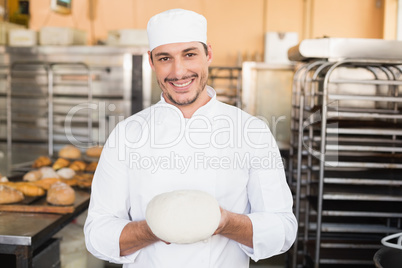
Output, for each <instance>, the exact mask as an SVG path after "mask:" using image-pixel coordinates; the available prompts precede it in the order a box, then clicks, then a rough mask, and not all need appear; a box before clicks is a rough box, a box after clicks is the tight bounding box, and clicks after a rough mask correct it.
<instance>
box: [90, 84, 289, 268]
mask: <svg viewBox="0 0 402 268" xmlns="http://www.w3.org/2000/svg"><path fill="white" fill-rule="evenodd" d="M207 90H208V94H209V96H210V97H211V100H210V101H209V102H208V103H207V104H206V105H204V106H202V107H200V108H199V109H198V110H197V111H196V112H195V113H194V115H193V116H192V117H191V118H190V119H185V118H184V117H183V115H182V113H181V112H180V110H179V109H178V108H177V107H175V106H173V105H170V104H168V103H166V102H165V100H164V99H163V97H162V98H161V101H159V102H158V103H157V104H155V105H153V106H151V107H149V108H147V109H144V110H143V111H141V112H139V113H137V114H135V115H132V116H130V117H129V118H127V119H126V120H124V121H122V122H120V123H119V124H118V125H117V126H116V128H115V129H114V130H113V131H112V133H111V134H110V136H109V138H108V140H107V143H106V144H105V146H104V149H103V151H102V155H101V157H100V160H99V164H98V168H97V170H96V172H95V175H94V179H93V183H92V192H91V200H90V205H89V209H88V217H87V220H86V222H85V227H84V233H85V240H86V245H87V249H88V250H89V251H90V252H91V253H92V254H93V255H94V256H96V257H98V258H100V259H104V260H107V261H110V262H115V263H124V266H123V267H144V268H152V267H157V268H161V267H167V268H171V267H192V268H198V267H199V268H205V267H211V268H212V267H216V268H234V267H235V268H237V267H239V268H240V267H241V268H243V267H249V257H251V258H252V259H253V260H255V261H258V260H259V259H264V258H268V257H271V256H273V255H277V254H280V253H283V252H285V251H286V250H288V249H289V248H290V247H291V245H292V244H293V242H294V240H295V236H296V230H297V222H296V219H295V217H294V215H293V213H292V204H293V200H292V195H291V192H290V190H289V187H288V185H287V183H286V179H285V174H284V168H283V163H282V159H281V156H280V153H279V150H278V148H277V145H276V143H275V141H274V138H273V137H272V135H271V133H270V131H269V129H268V127H267V125H266V124H265V123H264V122H263V121H262V120H260V119H257V118H256V117H252V116H250V115H249V114H247V113H245V112H243V111H241V110H240V109H238V108H236V107H233V106H230V105H227V104H224V103H222V102H220V101H218V100H217V99H216V93H215V91H214V90H213V89H212V88H210V87H208V88H207ZM183 189H197V190H202V191H205V192H207V193H209V194H211V195H212V196H214V197H215V198H216V199H217V201H218V203H219V205H220V206H221V207H222V208H224V209H226V210H229V211H231V212H235V213H239V214H246V215H247V216H248V217H249V218H250V220H251V222H252V226H253V248H249V247H247V246H245V245H242V244H239V243H238V242H236V241H233V240H230V239H228V238H226V237H224V236H221V235H214V236H212V237H211V238H209V239H207V240H205V241H201V242H197V243H193V244H169V245H167V244H165V243H164V242H156V243H154V244H152V245H150V246H147V247H144V248H142V249H140V250H138V251H136V252H134V253H133V254H131V255H128V256H120V249H119V237H120V234H121V232H122V230H123V228H124V226H125V225H126V224H127V223H129V222H130V221H140V220H144V219H145V210H146V206H147V204H148V202H149V201H150V200H151V199H152V198H153V197H154V196H156V195H158V194H161V193H163V192H169V191H173V190H183Z"/></svg>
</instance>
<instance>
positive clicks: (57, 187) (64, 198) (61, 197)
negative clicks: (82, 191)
mask: <svg viewBox="0 0 402 268" xmlns="http://www.w3.org/2000/svg"><path fill="white" fill-rule="evenodd" d="M46 201H47V202H48V203H50V204H52V205H62V206H66V205H72V204H74V201H75V191H74V189H73V188H71V186H69V185H67V184H65V183H64V182H61V181H60V182H56V183H54V184H52V186H50V188H49V190H48V191H47V196H46Z"/></svg>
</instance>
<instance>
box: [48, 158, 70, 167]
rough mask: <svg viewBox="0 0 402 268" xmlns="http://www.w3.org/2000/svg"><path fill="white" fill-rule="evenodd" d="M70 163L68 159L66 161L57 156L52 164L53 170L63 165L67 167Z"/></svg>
mask: <svg viewBox="0 0 402 268" xmlns="http://www.w3.org/2000/svg"><path fill="white" fill-rule="evenodd" d="M69 165H70V161H68V160H67V159H64V158H58V159H57V160H56V161H55V162H54V164H53V166H52V167H53V169H54V170H58V169H61V168H64V167H68V166H69Z"/></svg>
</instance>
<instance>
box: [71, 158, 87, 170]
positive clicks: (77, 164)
mask: <svg viewBox="0 0 402 268" xmlns="http://www.w3.org/2000/svg"><path fill="white" fill-rule="evenodd" d="M86 167H87V164H86V163H85V162H83V161H81V160H75V161H74V162H72V163H71V164H70V166H69V168H71V169H72V170H74V171H84V170H85V168H86Z"/></svg>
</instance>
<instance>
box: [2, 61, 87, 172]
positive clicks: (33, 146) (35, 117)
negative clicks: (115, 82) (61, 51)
mask: <svg viewBox="0 0 402 268" xmlns="http://www.w3.org/2000/svg"><path fill="white" fill-rule="evenodd" d="M66 85H68V86H73V87H75V88H76V90H77V91H79V92H80V93H78V98H77V96H76V97H75V100H73V102H71V99H69V98H68V95H69V94H68V93H67V92H66V91H65V90H63V87H64V86H66ZM91 87H92V73H91V70H90V69H89V67H88V66H87V65H86V64H85V63H81V62H36V61H28V62H14V63H13V64H11V66H10V75H9V79H8V87H7V100H6V101H7V113H6V114H7V159H8V163H10V164H9V165H8V168H9V170H8V173H9V174H12V173H15V172H18V171H25V170H24V169H25V168H26V167H27V166H30V165H29V163H31V161H32V159H31V158H32V156H31V155H29V154H24V150H26V151H37V152H38V153H39V154H42V155H48V156H49V157H52V156H53V155H54V153H55V151H58V150H59V149H60V148H61V147H62V146H65V145H66V144H75V145H77V144H86V145H87V146H88V147H89V146H91V145H92V141H93V128H92V126H93V113H92V110H91V109H90V107H91V105H92V104H93V103H92V90H91ZM13 146H16V147H18V148H13ZM13 152H17V154H18V155H17V156H13ZM16 159H18V161H17V160H16ZM16 162H17V163H16Z"/></svg>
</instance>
